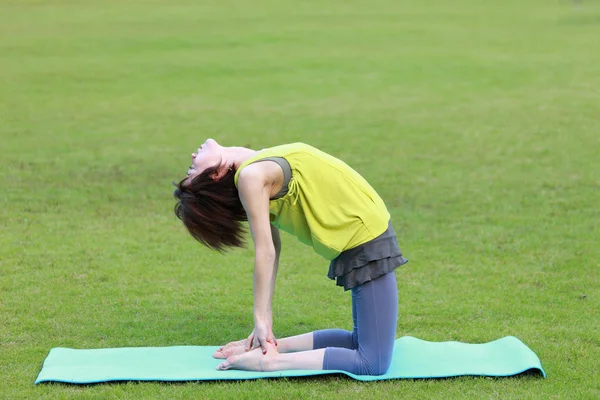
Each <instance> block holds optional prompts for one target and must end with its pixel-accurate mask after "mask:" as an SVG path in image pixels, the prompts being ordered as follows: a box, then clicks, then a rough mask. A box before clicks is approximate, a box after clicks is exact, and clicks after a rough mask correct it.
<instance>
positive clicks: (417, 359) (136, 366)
mask: <svg viewBox="0 0 600 400" xmlns="http://www.w3.org/2000/svg"><path fill="white" fill-rule="evenodd" d="M217 348H218V347H217V346H176V347H129V348H118V349H95V350H75V349H66V348H54V349H52V350H51V351H50V354H49V355H48V357H47V358H46V360H45V361H44V365H43V367H42V371H41V372H40V374H39V376H38V378H37V380H36V381H35V383H36V384H37V383H40V382H51V381H52V382H65V383H78V384H85V383H98V382H109V381H198V380H235V379H259V378H280V377H298V376H309V375H324V374H335V373H342V374H346V375H348V376H349V377H351V378H354V379H358V380H361V381H374V380H383V379H401V378H447V377H453V376H461V375H480V376H512V375H517V374H520V373H522V372H525V371H528V370H537V371H539V372H540V373H541V375H542V376H544V377H545V376H546V373H545V372H544V370H543V369H542V364H541V363H540V359H539V358H538V357H537V356H536V355H535V353H534V352H533V351H531V349H529V347H527V346H526V345H525V344H524V343H523V342H521V341H520V340H519V339H517V338H516V337H514V336H507V337H504V338H502V339H499V340H496V341H493V342H489V343H483V344H469V343H460V342H427V341H425V340H420V339H416V338H414V337H410V336H405V337H402V338H400V339H396V343H395V346H394V355H393V358H392V365H391V367H390V369H389V370H388V372H387V373H386V374H385V375H382V376H364V375H354V374H350V373H348V372H344V371H307V370H291V371H276V372H248V371H232V370H229V371H217V370H215V368H216V367H217V365H218V364H219V363H220V362H221V360H215V359H213V358H212V354H213V352H214V351H215V350H216V349H217Z"/></svg>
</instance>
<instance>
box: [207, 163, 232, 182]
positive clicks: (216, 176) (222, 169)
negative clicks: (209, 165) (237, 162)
mask: <svg viewBox="0 0 600 400" xmlns="http://www.w3.org/2000/svg"><path fill="white" fill-rule="evenodd" d="M229 171H231V168H229V167H227V166H225V165H221V166H219V168H217V170H216V171H215V172H213V173H212V174H211V175H210V177H211V178H212V180H213V181H215V182H218V181H220V180H221V179H222V178H223V177H224V176H225V175H227V172H229Z"/></svg>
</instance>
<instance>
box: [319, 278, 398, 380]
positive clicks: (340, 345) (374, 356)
mask: <svg viewBox="0 0 600 400" xmlns="http://www.w3.org/2000/svg"><path fill="white" fill-rule="evenodd" d="M352 320H353V322H354V330H353V331H352V332H350V331H345V330H342V329H325V330H321V331H315V332H313V348H315V349H322V348H325V357H324V359H323V369H324V370H342V371H348V372H351V373H353V374H357V375H383V374H385V373H386V372H387V370H388V368H389V366H390V362H391V361H392V351H393V349H394V340H395V339H396V323H397V321H398V288H397V286H396V273H395V271H392V272H390V273H387V274H385V275H382V276H380V277H379V278H376V279H374V280H372V281H369V282H366V283H364V284H362V285H359V286H356V287H354V288H352Z"/></svg>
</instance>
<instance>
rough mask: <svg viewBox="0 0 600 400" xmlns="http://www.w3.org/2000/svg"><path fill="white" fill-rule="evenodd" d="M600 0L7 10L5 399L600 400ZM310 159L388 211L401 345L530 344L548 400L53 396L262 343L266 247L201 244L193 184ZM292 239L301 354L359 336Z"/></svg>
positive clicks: (410, 387)
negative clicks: (329, 338) (323, 162)
mask: <svg viewBox="0 0 600 400" xmlns="http://www.w3.org/2000/svg"><path fill="white" fill-rule="evenodd" d="M598 38H600V2H598V1H597V0H581V1H567V0H560V1H541V0H539V1H500V2H492V1H485V2H481V1H475V0H457V1H454V2H447V1H442V0H435V1H434V0H425V1H418V2H409V1H392V0H387V1H383V0H382V1H379V0H377V1H341V0H337V1H327V2H318V1H303V2H288V1H268V0H256V1H252V2H243V1H237V2H235V1H203V2H200V1H178V2H170V3H169V2H166V1H164V2H141V1H132V0H124V1H105V2H100V1H93V2H92V1H88V2H83V1H82V2H75V1H67V0H63V1H60V2H59V1H53V0H49V1H25V0H23V1H16V0H15V1H6V0H0V143H1V144H0V146H1V150H0V188H1V189H0V228H1V234H0V296H1V297H0V375H1V379H0V397H1V398H3V399H20V398H30V399H40V398H61V399H70V398H101V399H107V398H123V399H138V398H169V399H175V398H236V399H243V398H249V399H250V398H252V399H254V398H272V399H279V398H290V399H291V398H297V399H304V398H330V397H333V396H339V397H340V398H365V399H374V398H444V399H446V398H450V399H454V398H456V399H461V398H464V399H471V398H501V399H507V398H514V399H549V398H564V399H588V398H590V399H591V398H598V397H600V384H599V383H598V382H599V381H598V380H597V378H598V376H597V375H598V372H600V371H599V362H598V360H599V359H600V332H599V326H600V322H599V320H600V318H599V312H600V261H599V260H600V250H599V244H600V229H599V222H600V211H599V210H600V47H599V46H598V43H599V41H598ZM207 136H210V137H215V138H217V139H218V140H220V141H221V142H222V143H223V144H225V145H247V146H251V147H254V148H263V147H267V146H271V145H275V144H279V143H285V142H290V141H304V142H307V143H310V144H312V145H315V146H317V147H320V148H322V149H323V150H325V151H327V152H329V153H331V154H333V155H336V156H338V157H341V158H342V159H344V160H345V161H347V162H348V163H349V164H351V165H352V166H354V167H355V168H356V169H357V170H358V171H359V172H361V173H362V174H363V175H364V176H365V177H366V178H367V179H368V180H369V181H370V182H371V183H372V184H373V186H374V187H375V188H376V189H377V190H378V191H379V193H380V194H381V196H382V197H383V198H384V200H385V201H386V203H387V204H388V207H389V209H390V212H391V213H392V218H393V222H394V224H395V226H396V231H397V232H398V236H399V242H400V244H401V247H402V249H403V250H404V252H405V254H406V255H407V257H408V258H409V259H410V263H409V264H407V265H406V266H405V267H404V268H402V269H401V270H399V272H398V282H399V283H398V285H399V291H400V318H399V322H398V336H404V335H412V336H416V337H419V338H422V339H426V340H436V341H437V340H440V341H441V340H459V341H464V342H486V341H490V340H494V339H497V338H499V337H502V336H505V335H514V336H517V337H519V338H520V339H521V340H523V341H524V342H525V343H526V344H527V345H529V346H530V347H531V348H532V349H533V350H534V351H535V352H536V353H537V354H538V356H539V357H540V359H541V360H542V364H543V366H544V367H545V369H546V372H547V373H548V378H547V379H541V378H539V377H537V376H522V377H516V378H508V379H488V378H471V377H466V378H459V379H448V380H416V381H411V380H407V381H388V382H382V383H369V384H365V383H358V382H355V381H352V380H349V379H347V378H344V377H325V378H311V379H297V380H294V379H292V380H269V381H253V382H228V383H183V384H161V383H141V384H138V383H123V384H103V385H95V386H89V387H77V386H68V385H61V384H45V385H39V386H34V385H33V381H34V380H35V377H36V376H37V373H38V372H39V370H40V368H41V365H42V361H43V360H44V358H45V357H46V355H47V353H48V351H49V350H50V348H52V347H57V346H64V347H76V348H98V347H124V346H170V345H215V344H221V343H225V342H228V341H230V340H236V339H240V338H242V337H245V336H246V335H248V334H249V333H250V331H251V329H252V285H251V280H252V276H251V274H252V254H253V251H252V250H251V249H248V250H238V251H234V252H232V253H230V254H228V255H227V256H221V255H219V254H216V253H212V252H210V251H208V250H206V249H204V248H202V247H201V246H199V245H197V244H196V243H195V242H194V241H193V239H191V238H190V237H189V236H188V235H187V234H186V232H185V231H184V228H183V226H182V225H181V223H180V222H179V221H178V220H176V218H175V216H174V215H173V212H172V207H173V205H174V200H173V199H172V189H173V188H172V186H171V182H172V181H174V180H178V179H179V178H180V177H182V176H183V174H184V173H185V171H186V169H187V166H188V165H189V154H190V153H191V152H192V150H193V149H195V148H196V147H197V146H198V144H199V143H202V142H203V141H204V139H205V138H206V137H207ZM326 272H327V263H326V262H325V261H324V260H321V259H319V258H318V256H316V255H314V254H313V253H311V251H310V249H309V248H306V247H303V246H302V245H301V244H299V243H297V242H296V240H295V239H294V238H292V237H290V236H287V235H284V237H283V255H282V262H281V268H280V274H279V279H278V285H277V289H276V299H275V304H274V318H275V333H276V335H277V336H279V337H283V336H288V335H293V334H299V333H303V332H306V331H310V330H314V329H320V328H326V327H340V328H350V327H351V318H350V317H351V316H350V307H349V306H350V297H349V294H348V293H344V292H343V290H341V289H339V288H336V287H334V285H333V283H332V282H331V281H329V280H328V279H327V278H326V276H325V275H326Z"/></svg>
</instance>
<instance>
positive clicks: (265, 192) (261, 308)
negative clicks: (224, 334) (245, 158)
mask: <svg viewBox="0 0 600 400" xmlns="http://www.w3.org/2000/svg"><path fill="white" fill-rule="evenodd" d="M259 165H260V164H254V165H250V166H248V167H246V168H244V169H243V170H242V171H241V172H240V176H239V181H238V191H239V195H240V200H241V201H242V205H243V206H244V209H245V210H246V214H247V216H248V223H249V225H250V231H251V233H252V239H253V241H254V250H255V256H254V332H252V334H251V335H250V337H249V339H250V340H249V341H248V342H249V346H251V348H256V347H261V348H262V350H263V352H266V350H267V342H271V343H275V337H274V335H273V317H272V300H273V292H274V288H275V279H276V276H277V264H278V258H279V257H278V256H279V251H278V248H279V249H280V248H281V247H280V241H279V234H278V232H277V233H276V234H275V233H274V231H272V229H271V223H270V222H269V198H270V192H271V184H270V183H269V182H268V180H267V178H266V176H265V174H264V173H263V171H262V170H261V168H259ZM275 242H277V244H276V243H275Z"/></svg>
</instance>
